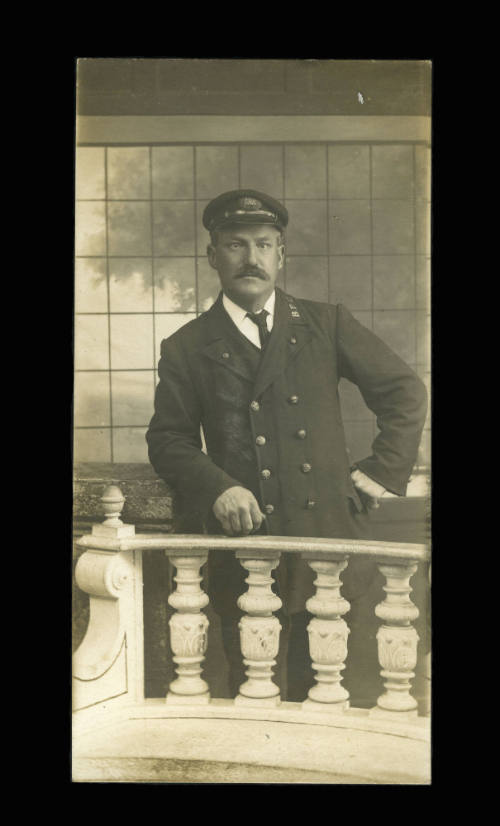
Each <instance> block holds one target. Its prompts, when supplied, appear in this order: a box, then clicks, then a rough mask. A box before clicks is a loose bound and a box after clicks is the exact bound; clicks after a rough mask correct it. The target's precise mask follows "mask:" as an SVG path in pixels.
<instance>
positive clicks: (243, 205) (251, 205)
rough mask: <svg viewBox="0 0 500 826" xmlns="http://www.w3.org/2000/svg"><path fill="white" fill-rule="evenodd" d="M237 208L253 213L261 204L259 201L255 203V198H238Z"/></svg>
mask: <svg viewBox="0 0 500 826" xmlns="http://www.w3.org/2000/svg"><path fill="white" fill-rule="evenodd" d="M238 206H239V208H240V209H247V210H249V211H253V210H254V209H260V208H261V207H262V204H261V202H260V201H257V199H256V198H240V199H239V201H238Z"/></svg>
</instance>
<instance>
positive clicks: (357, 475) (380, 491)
mask: <svg viewBox="0 0 500 826" xmlns="http://www.w3.org/2000/svg"><path fill="white" fill-rule="evenodd" d="M351 479H352V482H353V485H354V487H355V488H356V489H357V490H359V491H361V493H364V495H365V496H367V497H368V503H367V507H368V508H369V509H370V510H375V509H376V508H379V507H380V503H379V501H378V500H379V499H380V498H381V497H382V496H383V495H384V493H385V492H386V489H385V488H384V487H382V485H379V483H378V482H374V481H373V479H370V477H369V476H366V475H365V474H364V473H363V472H362V471H361V470H358V469H357V468H356V470H353V471H352V473H351Z"/></svg>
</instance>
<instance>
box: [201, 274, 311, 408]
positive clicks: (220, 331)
mask: <svg viewBox="0 0 500 826" xmlns="http://www.w3.org/2000/svg"><path fill="white" fill-rule="evenodd" d="M233 327H234V325H233V322H232V321H231V319H230V318H229V316H228V315H227V313H226V311H225V310H224V305H223V304H222V292H221V293H219V296H218V298H217V301H216V302H215V304H214V305H213V306H212V307H211V308H210V310H209V311H208V313H207V336H206V343H205V344H204V345H203V347H202V348H201V352H202V353H203V354H204V355H205V356H207V357H208V358H209V359H211V360H212V361H215V362H216V363H217V364H219V365H220V366H222V367H223V368H225V369H226V370H229V371H230V372H232V373H235V374H236V375H237V376H241V377H242V378H244V379H246V381H248V382H251V383H252V384H253V383H254V382H255V384H254V398H258V397H259V396H260V395H261V394H262V393H263V392H264V390H266V388H267V387H269V385H270V384H272V382H273V381H274V380H275V379H276V378H277V376H279V375H280V374H282V373H283V372H284V371H285V370H286V368H287V366H288V364H289V363H290V362H291V361H293V360H294V359H295V358H296V357H297V356H298V354H299V353H300V351H301V350H302V348H303V347H305V346H306V345H307V344H308V343H309V342H310V341H311V339H312V337H313V336H312V332H311V328H310V326H309V325H308V323H307V322H306V320H305V319H304V318H303V316H302V315H301V314H300V313H299V312H298V310H297V308H296V307H295V302H294V299H293V298H291V297H290V296H287V295H285V293H283V292H282V290H280V289H279V287H276V304H275V310H274V323H273V329H272V333H271V337H270V338H269V341H268V343H267V347H266V349H265V351H264V355H263V357H262V360H261V362H260V365H259V368H258V371H257V375H256V376H255V374H254V373H253V371H252V370H251V369H250V368H249V364H248V361H247V359H245V358H244V356H243V350H242V347H240V343H239V341H238V337H237V335H235V334H234V333H237V330H236V328H235V329H234V330H233ZM223 353H228V354H229V355H228V356H226V357H224V356H223Z"/></svg>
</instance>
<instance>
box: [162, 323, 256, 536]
mask: <svg viewBox="0 0 500 826" xmlns="http://www.w3.org/2000/svg"><path fill="white" fill-rule="evenodd" d="M158 374H159V378H160V381H159V383H158V386H157V388H156V394H155V412H154V415H153V418H152V419H151V422H150V425H149V429H148V432H147V433H146V441H147V443H148V450H149V460H150V462H151V464H152V465H153V467H154V469H155V470H156V472H157V474H158V475H159V476H160V477H161V478H162V479H164V480H165V481H166V482H167V483H168V484H170V485H172V487H173V488H174V489H175V490H177V491H178V492H179V493H180V494H181V495H182V497H183V499H184V500H185V501H186V502H189V506H190V508H191V509H192V511H193V512H197V513H199V514H200V516H201V518H202V520H204V519H205V518H206V516H207V514H208V513H209V512H210V509H211V507H212V505H213V504H214V502H215V500H216V499H217V498H218V496H220V494H221V493H223V492H224V491H226V490H228V489H229V488H231V487H234V486H237V485H239V484H240V483H239V482H238V481H237V480H235V479H233V478H232V477H231V476H229V475H228V474H227V473H225V472H224V471H223V470H222V468H220V467H218V466H217V465H216V464H215V463H214V462H213V461H212V459H210V457H209V456H207V455H206V454H205V453H203V452H202V450H201V436H200V425H201V412H202V411H201V406H200V401H199V398H198V395H197V393H196V390H195V388H194V386H193V383H192V380H191V376H190V373H189V368H188V362H187V358H186V356H185V355H184V353H183V350H182V347H181V344H180V342H179V339H178V337H171V338H170V339H165V340H164V341H162V344H161V358H160V361H159V364H158Z"/></svg>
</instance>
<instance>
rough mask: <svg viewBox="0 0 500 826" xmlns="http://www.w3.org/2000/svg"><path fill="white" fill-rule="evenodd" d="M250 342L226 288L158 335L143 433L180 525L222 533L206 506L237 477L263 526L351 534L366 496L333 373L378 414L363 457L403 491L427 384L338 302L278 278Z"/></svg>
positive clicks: (376, 474) (377, 476)
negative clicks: (261, 339) (258, 338)
mask: <svg viewBox="0 0 500 826" xmlns="http://www.w3.org/2000/svg"><path fill="white" fill-rule="evenodd" d="M249 346H250V347H251V346H252V345H249V343H248V341H247V340H246V339H244V337H243V336H242V334H241V333H240V332H239V331H238V330H237V328H236V326H235V325H234V323H233V322H232V320H231V319H230V317H229V316H228V314H227V313H226V311H225V310H224V307H223V304H222V293H221V294H220V295H219V298H218V299H217V301H216V302H215V304H214V305H213V306H212V307H211V308H210V309H209V310H208V311H207V312H205V313H203V314H202V315H201V316H200V317H199V318H197V319H195V320H193V321H191V322H189V323H188V324H186V325H185V326H184V327H182V328H181V329H179V330H178V331H177V332H176V333H174V334H173V335H172V336H170V338H168V339H166V340H164V341H163V342H162V345H161V358H160V362H159V368H158V369H159V379H160V380H159V383H158V386H157V390H156V397H155V412H154V415H153V418H152V420H151V423H150V427H149V430H148V432H147V436H146V438H147V442H148V446H149V456H150V461H151V463H152V465H153V467H154V468H155V470H156V472H157V473H158V475H159V476H160V477H162V478H163V479H164V480H165V481H166V482H167V483H168V484H170V485H171V486H172V487H173V489H174V490H175V492H176V494H177V503H178V505H177V510H178V514H179V518H178V520H177V527H178V529H180V530H181V531H182V532H203V531H207V532H208V533H217V532H220V531H221V528H220V525H219V523H218V522H217V521H216V520H215V517H214V516H213V512H212V505H213V504H214V502H215V500H216V499H217V497H218V496H219V495H220V494H221V493H222V492H223V491H225V490H226V489H227V488H230V487H232V486H234V485H243V486H244V487H247V488H249V489H250V490H252V491H253V493H254V494H255V496H256V498H257V500H258V501H259V504H260V506H261V509H262V510H263V512H264V513H266V520H265V530H266V532H267V533H269V534H275V535H288V536H324V537H335V536H339V537H342V536H344V537H345V538H348V537H350V536H353V535H355V533H356V531H355V528H354V527H353V526H354V525H355V524H356V521H355V519H354V520H353V519H352V518H350V517H351V516H352V515H354V516H355V515H356V514H357V513H361V512H362V511H363V504H362V502H361V501H360V498H359V495H358V493H357V492H356V490H355V488H354V487H353V484H352V481H351V472H350V471H351V462H350V459H349V456H348V453H347V449H346V441H345V435H344V429H343V423H342V416H341V408H340V399H339V392H338V383H339V380H340V378H342V377H345V378H347V379H348V380H350V381H352V382H354V383H355V384H356V385H357V386H358V388H359V390H360V392H361V394H362V396H363V399H364V401H365V402H366V404H367V406H368V407H369V408H370V409H371V410H372V411H373V412H374V413H375V415H376V417H377V425H378V429H379V432H378V435H377V436H376V438H375V440H374V442H373V445H372V453H371V455H369V456H367V457H365V458H364V459H363V460H361V461H359V462H357V465H358V467H359V468H360V469H361V470H362V471H363V472H364V473H366V474H367V475H368V476H370V477H371V478H372V479H374V480H375V481H377V482H379V483H380V484H381V485H383V486H384V487H385V488H386V489H387V490H389V491H392V492H393V493H396V494H398V495H404V494H405V492H406V485H407V481H408V479H409V476H410V474H411V471H412V468H413V465H414V463H415V461H416V458H417V451H418V447H419V442H420V437H421V432H422V428H423V425H424V421H425V415H426V408H427V396H426V390H425V386H424V384H423V382H422V381H421V380H420V378H419V377H418V376H417V375H416V374H415V373H414V371H413V370H412V369H410V368H409V367H408V366H407V365H406V364H405V363H404V362H403V361H402V360H401V359H400V358H399V357H398V356H397V355H396V354H395V353H394V352H393V351H392V350H391V349H390V348H389V347H388V346H387V345H386V344H385V343H384V342H383V341H381V339H379V338H378V337H377V336H376V335H374V334H373V333H372V332H371V331H370V330H368V329H367V328H366V327H364V326H363V325H362V324H360V323H359V322H358V321H357V320H356V319H355V318H354V317H353V316H352V314H351V313H350V312H349V311H348V310H347V308H346V307H344V306H343V305H342V304H338V305H333V304H326V303H320V302H315V301H309V300H305V299H299V298H293V297H291V296H288V295H286V294H285V293H283V292H282V291H281V290H279V289H278V288H277V289H276V305H275V317H274V325H273V329H272V333H271V336H270V338H269V340H268V343H267V346H266V348H265V350H264V351H263V353H262V355H261V354H258V356H259V357H258V361H257V363H255V361H254V360H252V358H249V352H248V347H249ZM200 426H201V428H202V429H203V435H204V439H205V443H206V452H204V451H203V450H202V438H201V434H200Z"/></svg>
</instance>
